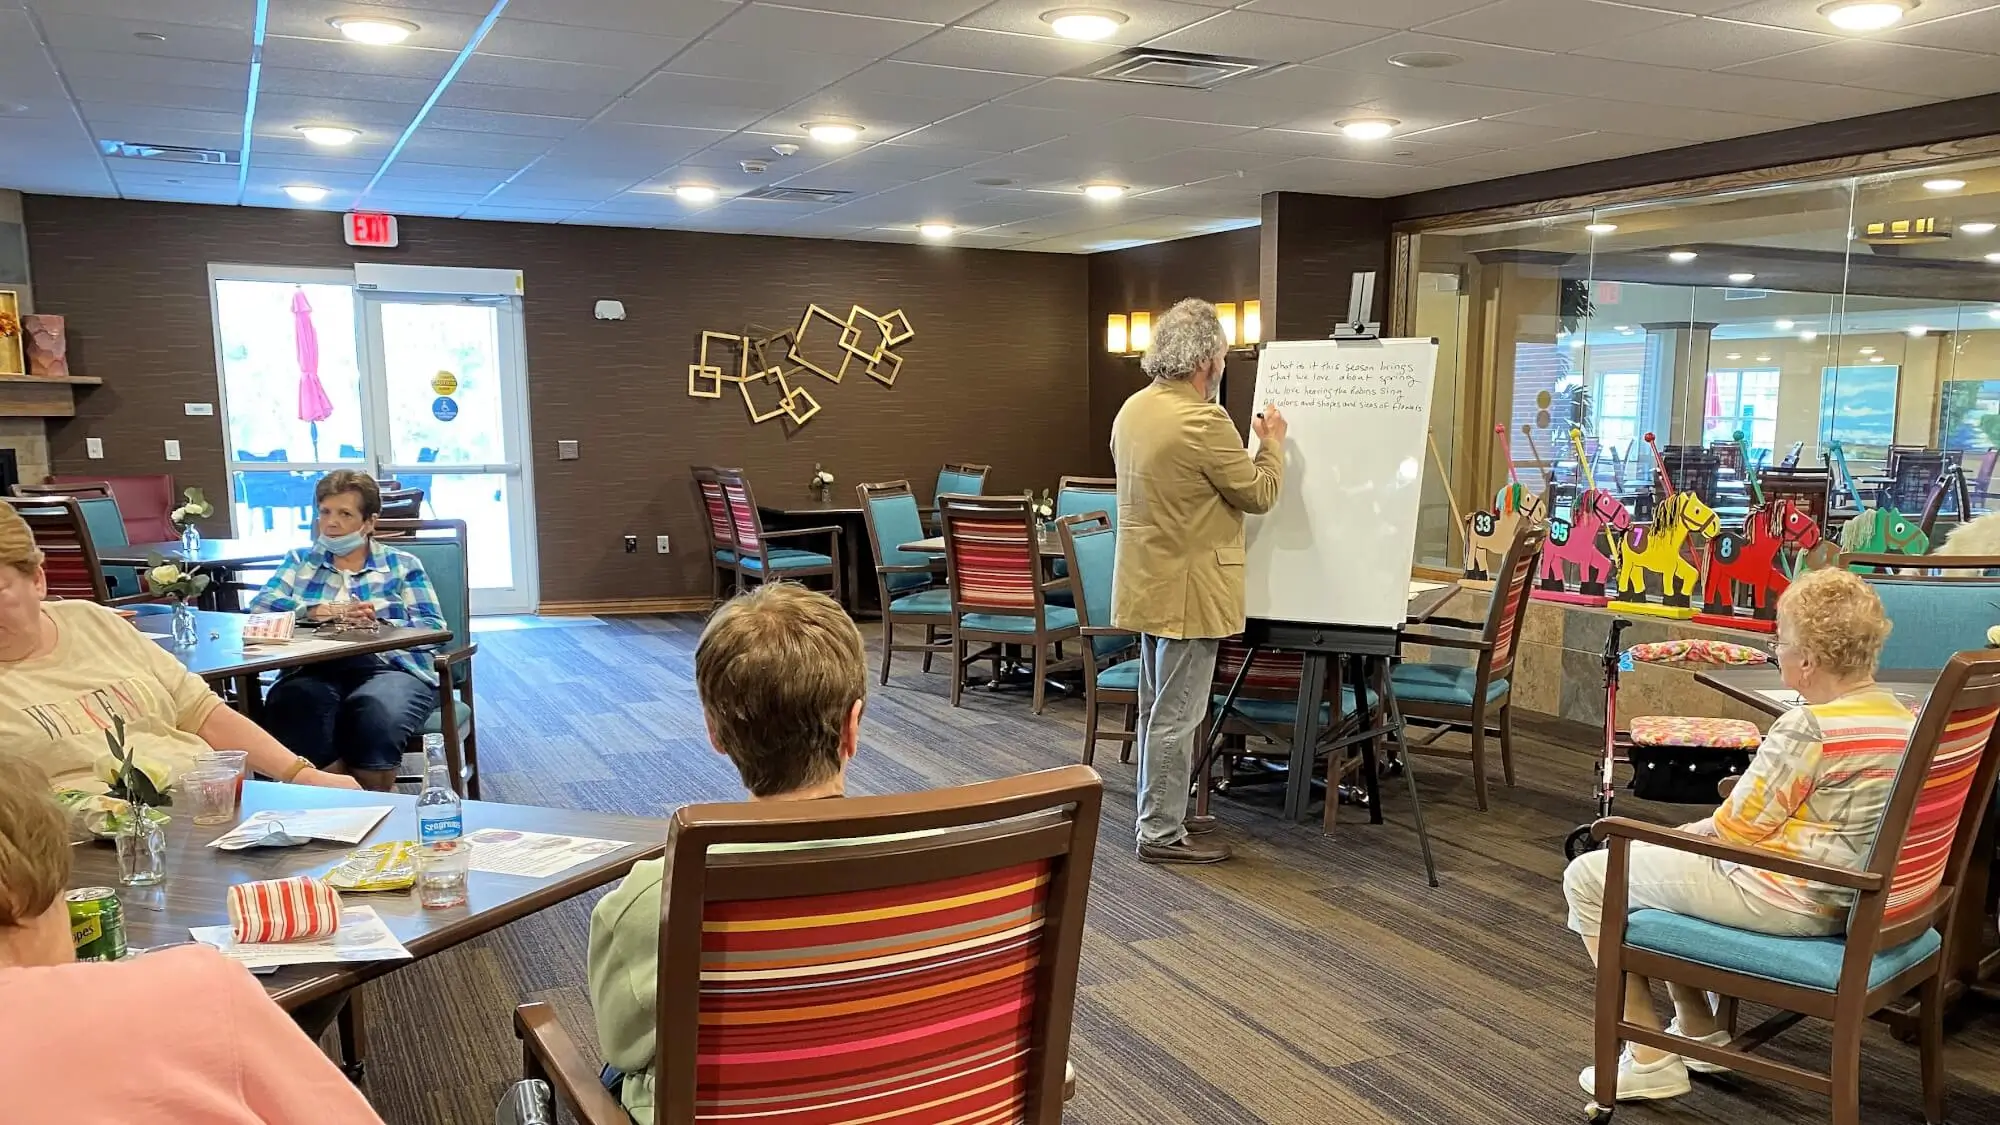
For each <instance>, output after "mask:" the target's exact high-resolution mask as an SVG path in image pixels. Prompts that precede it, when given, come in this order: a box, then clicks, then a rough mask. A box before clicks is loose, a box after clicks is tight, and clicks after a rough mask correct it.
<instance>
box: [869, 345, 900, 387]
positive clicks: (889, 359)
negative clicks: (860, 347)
mask: <svg viewBox="0 0 2000 1125" xmlns="http://www.w3.org/2000/svg"><path fill="white" fill-rule="evenodd" d="M885 363H886V364H888V365H889V371H888V374H886V375H884V374H883V373H882V372H881V371H878V370H876V369H877V368H879V367H881V366H882V365H883V364H885ZM865 370H866V371H867V372H868V377H869V378H870V379H873V380H875V381H876V382H878V383H880V384H882V385H883V386H885V387H893V386H895V385H896V376H897V375H899V374H901V373H902V370H903V357H902V356H899V355H897V354H896V353H895V352H892V351H889V350H888V349H886V348H885V349H883V351H882V355H881V356H880V357H879V358H877V359H876V360H874V361H873V362H871V363H870V364H869V365H868V366H867V367H866V368H865Z"/></svg>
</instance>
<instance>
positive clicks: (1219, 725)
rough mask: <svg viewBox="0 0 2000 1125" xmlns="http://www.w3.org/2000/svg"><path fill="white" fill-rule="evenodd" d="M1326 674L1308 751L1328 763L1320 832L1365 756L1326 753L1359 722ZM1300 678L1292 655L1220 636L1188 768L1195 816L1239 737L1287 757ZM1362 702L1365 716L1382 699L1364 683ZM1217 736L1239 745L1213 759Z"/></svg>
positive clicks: (1329, 826) (1348, 691)
mask: <svg viewBox="0 0 2000 1125" xmlns="http://www.w3.org/2000/svg"><path fill="white" fill-rule="evenodd" d="M1246 662H1247V664H1248V665H1249V667H1248V668H1247V669H1246V668H1245V667H1244V665H1245V664H1246ZM1327 671H1328V677H1327V683H1326V684H1325V685H1323V687H1322V690H1323V693H1324V694H1323V695H1322V702H1321V703H1320V707H1319V724H1320V736H1319V741H1320V745H1318V746H1316V747H1315V748H1314V753H1315V757H1324V758H1326V760H1327V761H1326V792H1327V800H1326V810H1325V813H1324V816H1323V818H1322V820H1323V824H1324V826H1325V829H1326V831H1328V832H1331V831H1333V826H1334V823H1335V821H1336V820H1337V819H1338V815H1337V810H1338V809H1339V807H1340V798H1339V796H1338V793H1339V789H1338V786H1339V785H1340V784H1341V783H1342V782H1343V781H1345V780H1346V779H1347V778H1348V777H1349V776H1351V775H1354V774H1356V773H1357V772H1358V771H1359V770H1361V769H1362V768H1363V767H1364V764H1365V763H1367V762H1368V761H1369V760H1370V759H1368V758H1365V757H1362V756H1350V754H1349V748H1346V747H1341V748H1337V749H1331V750H1330V749H1328V748H1327V746H1326V745H1325V744H1326V743H1328V742H1331V741H1335V740H1338V739H1339V738H1340V737H1341V736H1342V735H1344V734H1346V733H1347V732H1348V731H1350V730H1352V729H1353V728H1354V725H1355V720H1357V719H1358V718H1365V716H1362V715H1360V713H1359V711H1358V710H1357V709H1356V707H1355V705H1354V686H1353V685H1352V684H1341V685H1339V690H1338V692H1337V693H1336V691H1335V685H1334V682H1333V676H1332V673H1333V668H1332V666H1329V667H1328V670H1327ZM1304 675H1305V659H1304V657H1302V656H1301V655H1300V654H1299V653H1297V652H1284V651H1281V650H1277V649H1258V650H1256V651H1255V652H1254V653H1253V652H1252V650H1251V648H1250V646H1249V645H1247V644H1245V643H1244V641H1243V638H1242V637H1225V638H1223V640H1222V642H1221V644H1220V645H1219V646H1218V647H1217V649H1216V654H1215V673H1214V676H1213V678H1212V680H1211V691H1212V693H1213V694H1212V697H1211V699H1210V701H1209V719H1208V721H1207V722H1206V723H1204V724H1203V728H1202V733H1201V735H1200V743H1199V744H1200V745H1201V746H1202V747H1203V748H1204V752H1203V754H1202V757H1201V761H1200V762H1199V763H1197V767H1196V770H1195V779H1196V789H1195V794H1196V795H1195V812H1196V813H1197V814H1200V815H1204V816H1205V815H1207V813H1208V792H1209V789H1210V785H1209V771H1210V767H1211V766H1212V765H1213V764H1214V761H1215V759H1216V758H1217V757H1230V756H1237V755H1241V754H1243V753H1244V751H1243V749H1242V744H1243V736H1246V735H1257V736H1260V737H1262V738H1266V739H1269V740H1270V741H1271V742H1273V743H1276V744H1277V747H1278V749H1277V752H1278V753H1280V754H1286V755H1288V754H1289V753H1290V748H1291V740H1292V734H1293V724H1294V722H1295V720H1297V718H1298V714H1299V694H1300V690H1301V681H1302V679H1303V677H1304ZM1232 688H1233V689H1234V692H1235V694H1234V696H1233V697H1232V696H1231V694H1230V692H1231V689H1232ZM1336 695H1337V697H1336ZM1362 698H1363V699H1364V700H1365V701H1366V705H1367V707H1368V709H1369V711H1370V712H1372V711H1373V710H1374V708H1375V706H1376V705H1377V704H1378V703H1379V702H1380V701H1381V698H1382V697H1381V693H1380V692H1379V691H1377V690H1376V689H1375V687H1374V686H1372V685H1364V686H1363V688H1362ZM1225 703H1226V704H1227V707H1226V708H1225V706H1224V704H1225ZM1336 706H1338V708H1339V710H1340V718H1339V720H1338V721H1336V720H1335V718H1334V708H1335V707H1336ZM1223 738H1227V739H1230V740H1232V742H1233V743H1234V744H1235V745H1236V746H1237V747H1238V748H1237V749H1235V750H1228V749H1225V750H1223V751H1221V753H1220V754H1216V753H1211V752H1210V751H1211V749H1212V748H1213V746H1214V745H1215V743H1216V742H1217V741H1218V740H1219V739H1223ZM1413 791H1414V790H1413Z"/></svg>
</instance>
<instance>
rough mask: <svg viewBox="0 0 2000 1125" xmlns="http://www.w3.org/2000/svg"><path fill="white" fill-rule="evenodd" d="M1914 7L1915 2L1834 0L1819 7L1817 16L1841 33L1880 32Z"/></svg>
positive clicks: (1901, 0) (1912, 0) (1896, 0)
mask: <svg viewBox="0 0 2000 1125" xmlns="http://www.w3.org/2000/svg"><path fill="white" fill-rule="evenodd" d="M1916 6H1917V3H1916V0H1834V2H1833V3H1831V4H1822V5H1820V8H1819V14H1820V15H1822V16H1825V17H1826V22H1828V23H1830V24H1832V25H1833V26H1835V27H1837V28H1839V29H1840V30H1842V31H1880V30H1882V29H1883V28H1885V27H1888V26H1890V25H1891V24H1894V23H1897V22H1899V21H1901V20H1902V18H1903V17H1904V16H1905V15H1907V14H1908V13H1909V11H1910V9H1911V8H1914V7H1916Z"/></svg>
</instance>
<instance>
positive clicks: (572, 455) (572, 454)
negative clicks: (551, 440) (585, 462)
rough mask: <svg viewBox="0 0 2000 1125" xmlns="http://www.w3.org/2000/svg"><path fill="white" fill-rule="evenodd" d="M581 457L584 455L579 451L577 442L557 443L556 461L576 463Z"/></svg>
mask: <svg viewBox="0 0 2000 1125" xmlns="http://www.w3.org/2000/svg"><path fill="white" fill-rule="evenodd" d="M580 456H582V454H581V453H579V452H578V451H577V443H576V442H573V441H559V442H557V443H556V460H558V461H574V460H576V459H577V458H578V457H580Z"/></svg>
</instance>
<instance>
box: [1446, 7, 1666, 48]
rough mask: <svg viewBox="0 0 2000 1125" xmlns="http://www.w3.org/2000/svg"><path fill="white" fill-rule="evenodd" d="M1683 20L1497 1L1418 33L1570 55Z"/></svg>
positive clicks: (1622, 10)
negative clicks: (1595, 44) (1564, 52)
mask: <svg viewBox="0 0 2000 1125" xmlns="http://www.w3.org/2000/svg"><path fill="white" fill-rule="evenodd" d="M1688 18H1689V17H1687V16H1684V15H1679V14H1675V13H1669V12H1655V11H1648V10H1647V9H1644V8H1632V7H1626V6H1624V5H1621V4H1604V3H1599V2H1598V0H1499V2H1498V3H1496V4H1489V5H1487V6H1486V7H1484V8H1479V9H1475V10H1474V11H1470V12H1466V13H1464V14H1462V15H1456V16H1451V17H1449V18H1447V19H1442V20H1438V21H1437V22H1435V23H1427V24H1424V25H1423V26H1422V28H1421V30H1423V31H1424V32H1425V33H1427V34H1431V35H1448V36H1451V37H1452V38H1455V39H1472V40H1476V41H1478V42H1481V43H1497V44H1500V45H1502V46H1507V47H1526V48H1529V49H1532V50H1538V51H1573V50H1575V49H1577V48H1578V47H1585V46H1589V45H1590V44H1592V43H1602V42H1604V41H1605V40H1607V39H1617V38H1620V37H1621V36H1626V35H1633V34H1637V33H1639V32H1647V31H1652V30H1654V29H1657V28H1668V26H1669V25H1670V24H1674V23H1677V22H1682V21H1685V20H1687V19H1688Z"/></svg>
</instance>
